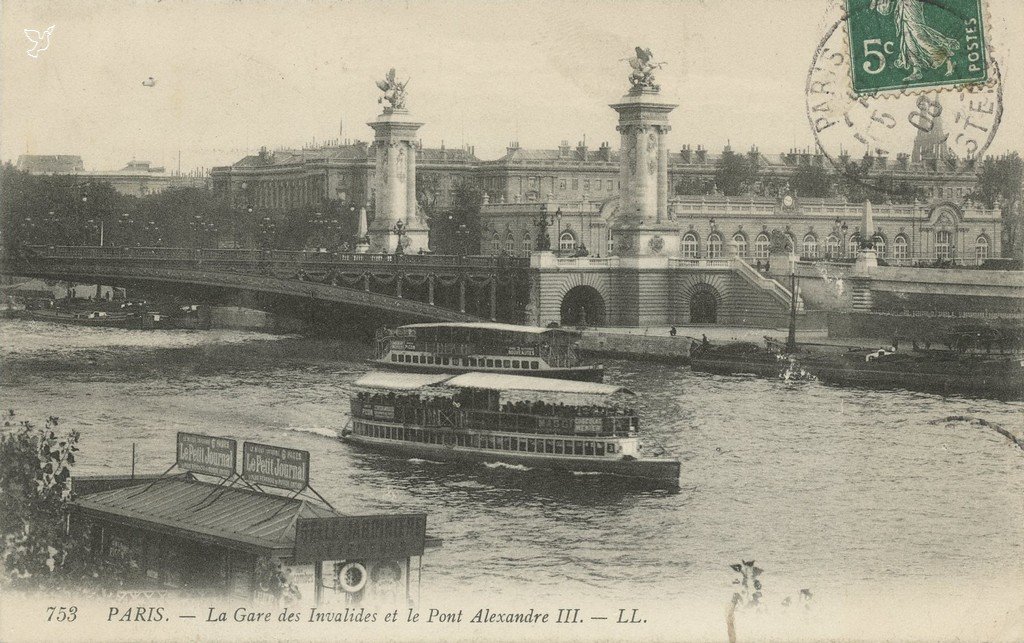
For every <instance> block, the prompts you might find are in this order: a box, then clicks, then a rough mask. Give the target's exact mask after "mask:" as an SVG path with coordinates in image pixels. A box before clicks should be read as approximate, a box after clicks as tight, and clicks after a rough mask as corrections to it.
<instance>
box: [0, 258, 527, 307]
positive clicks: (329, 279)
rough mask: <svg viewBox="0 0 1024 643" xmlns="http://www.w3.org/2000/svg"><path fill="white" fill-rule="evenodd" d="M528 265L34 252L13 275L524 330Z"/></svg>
mask: <svg viewBox="0 0 1024 643" xmlns="http://www.w3.org/2000/svg"><path fill="white" fill-rule="evenodd" d="M527 264H528V260H526V259H515V258H492V257H461V256H447V255H432V254H423V255H419V254H410V255H401V254H399V255H395V254H360V253H330V252H310V251H285V250H246V249H210V248H202V249H192V248H126V247H116V246H102V247H87V246H29V247H23V248H21V249H19V250H17V251H15V252H14V253H10V254H9V255H8V256H6V257H5V258H4V260H3V262H2V264H0V269H2V272H3V273H4V274H8V275H20V276H27V277H40V278H44V279H52V280H63V281H75V282H85V283H102V284H106V285H113V286H123V287H142V288H145V289H147V290H148V291H156V292H168V293H174V294H177V295H179V296H187V297H192V298H196V299H199V300H202V301H207V302H211V303H233V304H238V305H247V306H250V307H253V308H263V309H267V310H276V311H281V312H290V313H291V314H292V315H295V316H300V315H301V314H303V313H304V312H308V311H310V310H311V308H317V309H326V310H327V311H329V312H330V311H333V312H344V313H345V314H346V315H347V316H349V317H355V318H359V317H361V316H365V317H384V318H386V319H387V320H389V321H391V322H395V321H399V322H404V321H474V320H475V321H480V320H502V321H508V322H522V321H524V319H523V314H524V311H525V310H526V308H527V301H528V298H529V280H528V278H527V275H526V272H527Z"/></svg>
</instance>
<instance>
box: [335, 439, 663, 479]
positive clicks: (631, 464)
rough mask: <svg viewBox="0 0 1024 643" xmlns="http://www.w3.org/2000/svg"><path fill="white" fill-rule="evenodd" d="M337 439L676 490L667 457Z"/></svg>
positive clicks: (445, 458) (449, 458)
mask: <svg viewBox="0 0 1024 643" xmlns="http://www.w3.org/2000/svg"><path fill="white" fill-rule="evenodd" d="M340 437H341V439H342V440H344V441H345V442H348V443H350V444H354V445H356V446H359V447H364V448H367V449H372V450H374V451H380V452H384V453H391V454H397V455H401V456H406V457H413V458H423V459H424V460H436V461H445V462H468V463H492V462H501V463H505V464H509V465H519V466H524V467H530V468H536V469H548V470H553V471H563V472H580V473H600V474H606V475H614V476H621V477H625V478H630V479H633V480H635V481H638V482H642V483H644V484H646V485H649V486H652V487H655V488H665V489H678V488H679V473H680V464H679V461H678V460H672V459H669V458H637V459H633V460H627V459H618V460H613V459H600V458H577V457H571V456H556V455H543V454H533V453H510V452H506V451H494V450H482V449H473V448H469V447H459V446H447V445H441V444H422V443H419V442H415V443H413V442H404V441H400V440H388V439H383V438H371V437H368V436H364V435H356V434H352V433H348V434H342V435H341V436H340Z"/></svg>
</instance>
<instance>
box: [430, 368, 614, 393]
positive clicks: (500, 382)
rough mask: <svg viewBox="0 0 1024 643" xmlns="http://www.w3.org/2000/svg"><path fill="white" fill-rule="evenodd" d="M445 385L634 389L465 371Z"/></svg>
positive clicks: (557, 389)
mask: <svg viewBox="0 0 1024 643" xmlns="http://www.w3.org/2000/svg"><path fill="white" fill-rule="evenodd" d="M445 386H457V387H459V388H482V389H488V390H492V391H537V392H541V393H576V394H581V395H612V394H614V393H629V394H630V395H632V394H633V391H631V390H629V389H628V388H626V387H624V386H616V385H614V384H598V383H596V382H576V381H573V380H556V379H553V378H549V377H532V376H526V375H505V374H503V373H463V374H462V375H456V376H455V377H453V378H451V379H450V380H448V381H447V382H445Z"/></svg>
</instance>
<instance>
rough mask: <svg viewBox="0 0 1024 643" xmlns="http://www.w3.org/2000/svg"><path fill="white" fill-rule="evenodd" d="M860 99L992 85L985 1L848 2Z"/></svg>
mask: <svg viewBox="0 0 1024 643" xmlns="http://www.w3.org/2000/svg"><path fill="white" fill-rule="evenodd" d="M846 9H847V15H848V16H849V19H848V21H847V24H848V28H849V42H850V60H851V63H852V64H851V66H850V69H851V72H852V73H851V76H852V80H853V89H854V91H855V92H857V93H858V94H869V93H875V92H880V91H886V90H902V89H907V88H914V87H939V86H943V85H966V84H979V83H984V82H986V81H988V80H989V60H988V57H987V54H986V52H987V50H988V49H987V46H986V42H985V20H984V18H985V16H984V6H983V0H846Z"/></svg>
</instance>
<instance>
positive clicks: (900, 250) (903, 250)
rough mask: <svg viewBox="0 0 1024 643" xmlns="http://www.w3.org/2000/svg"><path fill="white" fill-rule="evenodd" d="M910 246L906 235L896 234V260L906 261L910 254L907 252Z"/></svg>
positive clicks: (893, 243) (894, 244)
mask: <svg viewBox="0 0 1024 643" xmlns="http://www.w3.org/2000/svg"><path fill="white" fill-rule="evenodd" d="M909 247H910V244H909V243H907V237H906V235H902V234H898V235H896V238H895V239H893V240H892V258H893V259H895V260H896V261H905V260H906V259H907V257H908V254H909V253H908V252H907V250H908V248H909Z"/></svg>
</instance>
